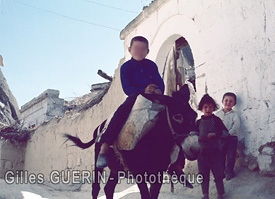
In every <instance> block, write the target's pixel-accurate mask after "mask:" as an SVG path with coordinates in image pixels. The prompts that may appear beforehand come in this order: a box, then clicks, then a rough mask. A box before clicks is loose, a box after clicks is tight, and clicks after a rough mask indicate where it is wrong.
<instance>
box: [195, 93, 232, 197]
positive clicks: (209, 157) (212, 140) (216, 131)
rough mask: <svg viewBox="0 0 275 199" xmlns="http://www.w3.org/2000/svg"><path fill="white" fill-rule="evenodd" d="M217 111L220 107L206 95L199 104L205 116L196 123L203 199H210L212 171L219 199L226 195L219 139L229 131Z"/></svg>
mask: <svg viewBox="0 0 275 199" xmlns="http://www.w3.org/2000/svg"><path fill="white" fill-rule="evenodd" d="M217 109H218V106H217V104H216V102H215V101H214V99H213V98H212V97H210V96H209V95H208V94H205V95H204V96H203V97H202V99H201V101H200V103H199V110H200V111H202V112H203V114H204V115H203V116H202V117H201V119H199V120H198V121H197V122H196V131H197V132H199V143H200V145H201V154H200V155H199V158H198V168H199V173H200V174H202V175H203V182H202V184H201V187H202V193H203V199H208V198H209V196H208V195H209V181H210V170H211V171H212V173H213V175H214V178H215V183H216V188H217V191H218V199H222V198H223V194H224V185H223V171H222V167H221V151H220V141H219V138H220V136H221V135H222V133H223V131H227V129H226V127H225V126H224V124H223V122H222V121H221V119H220V118H218V117H217V116H215V115H214V114H213V112H214V111H215V110H217Z"/></svg>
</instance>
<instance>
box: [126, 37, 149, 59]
mask: <svg viewBox="0 0 275 199" xmlns="http://www.w3.org/2000/svg"><path fill="white" fill-rule="evenodd" d="M128 50H129V52H130V54H131V55H132V57H133V59H134V60H136V61H141V60H143V59H144V58H145V57H146V56H147V54H148V53H149V49H148V46H147V44H146V43H144V42H141V41H134V42H133V44H132V46H131V47H129V48H128Z"/></svg>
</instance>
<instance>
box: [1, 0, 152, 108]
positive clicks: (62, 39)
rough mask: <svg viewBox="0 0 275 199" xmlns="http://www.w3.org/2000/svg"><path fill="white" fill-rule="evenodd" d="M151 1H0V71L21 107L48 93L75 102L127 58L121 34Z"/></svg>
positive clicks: (111, 73) (103, 80)
mask: <svg viewBox="0 0 275 199" xmlns="http://www.w3.org/2000/svg"><path fill="white" fill-rule="evenodd" d="M150 2H151V0H115V1H114V0H0V55H2V56H3V59H4V64H5V66H4V67H1V70H2V73H3V74H4V76H5V78H6V80H7V82H8V85H9V87H10V90H11V92H12V93H13V95H14V96H15V98H16V99H17V102H18V105H19V107H21V106H22V105H24V104H25V103H27V102H28V101H30V100H31V99H33V98H34V97H37V96H38V95H39V94H41V93H42V92H44V91H45V90H47V89H56V90H59V91H60V96H59V97H60V98H64V99H65V100H68V101H70V100H73V99H74V98H75V97H79V96H82V95H84V94H87V93H89V92H90V88H91V85H92V84H95V83H101V82H105V81H106V80H105V79H103V78H102V77H100V76H98V75H97V70H98V69H101V70H103V71H104V72H106V73H108V74H109V75H112V76H113V74H114V71H115V69H116V68H117V67H118V63H119V60H120V59H121V58H123V57H124V50H123V41H121V40H120V37H119V35H120V31H121V30H123V29H124V28H125V26H126V25H127V24H128V23H129V22H131V21H132V20H133V19H134V18H135V17H136V16H137V15H138V14H139V13H140V12H141V11H142V9H143V7H144V6H147V5H148V4H149V3H150Z"/></svg>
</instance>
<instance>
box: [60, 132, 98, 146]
mask: <svg viewBox="0 0 275 199" xmlns="http://www.w3.org/2000/svg"><path fill="white" fill-rule="evenodd" d="M64 137H65V138H67V140H66V141H68V140H71V141H72V142H73V143H74V144H75V146H78V147H80V148H82V149H87V148H89V147H90V146H92V145H93V144H94V143H95V138H94V139H92V140H91V141H90V142H87V143H83V142H82V141H81V140H80V139H79V137H75V136H72V135H69V134H64ZM66 141H65V142H66Z"/></svg>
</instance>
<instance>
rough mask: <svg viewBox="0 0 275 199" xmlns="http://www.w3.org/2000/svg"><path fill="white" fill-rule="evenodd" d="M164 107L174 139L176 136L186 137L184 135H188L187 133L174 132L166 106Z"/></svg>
mask: <svg viewBox="0 0 275 199" xmlns="http://www.w3.org/2000/svg"><path fill="white" fill-rule="evenodd" d="M165 109H166V118H167V122H168V126H169V128H170V131H171V132H172V135H173V137H174V140H176V139H178V138H186V137H188V136H189V133H188V134H178V133H176V131H175V130H174V128H173V126H172V124H171V118H170V114H169V110H168V107H167V106H166V107H165Z"/></svg>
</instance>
